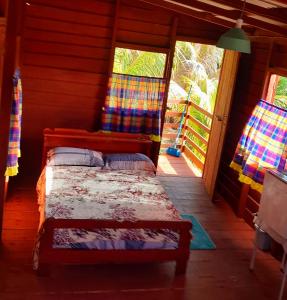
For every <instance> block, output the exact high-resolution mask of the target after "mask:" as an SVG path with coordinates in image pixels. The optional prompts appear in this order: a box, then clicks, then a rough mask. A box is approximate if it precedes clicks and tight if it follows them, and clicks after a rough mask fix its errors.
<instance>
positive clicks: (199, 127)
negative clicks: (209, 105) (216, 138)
mask: <svg viewBox="0 0 287 300" xmlns="http://www.w3.org/2000/svg"><path fill="white" fill-rule="evenodd" d="M186 103H187V102H186V101H175V100H173V101H169V105H171V109H170V110H167V112H166V116H165V125H164V131H163V139H162V146H161V148H162V149H165V148H167V147H169V146H170V145H171V144H173V143H174V141H175V138H176V135H177V130H178V128H179V122H180V117H181V115H182V113H181V112H178V111H175V109H174V108H172V107H173V106H174V105H176V110H179V108H181V110H183V109H184V105H186ZM187 105H188V107H187V110H186V113H185V114H184V119H183V126H182V130H181V133H180V139H179V142H178V144H177V147H178V148H179V149H180V150H181V152H182V153H184V154H185V155H186V156H187V157H188V158H189V159H190V160H191V161H192V163H193V164H194V165H195V166H196V167H197V168H198V169H200V170H201V172H203V168H204V162H205V157H206V152H207V146H208V138H209V135H210V128H211V121H212V114H211V113H209V112H208V111H206V110H205V109H203V108H202V107H200V106H199V105H197V104H196V103H194V102H193V101H189V102H188V104H187Z"/></svg>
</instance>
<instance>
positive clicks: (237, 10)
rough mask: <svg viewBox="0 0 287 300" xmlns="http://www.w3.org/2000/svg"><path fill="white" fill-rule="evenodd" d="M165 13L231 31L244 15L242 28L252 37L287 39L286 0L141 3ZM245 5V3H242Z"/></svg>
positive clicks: (198, 0)
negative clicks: (258, 33) (259, 32)
mask: <svg viewBox="0 0 287 300" xmlns="http://www.w3.org/2000/svg"><path fill="white" fill-rule="evenodd" d="M140 1H142V2H146V3H149V4H152V5H155V6H159V7H162V8H165V9H168V10H173V11H176V12H178V13H181V14H185V15H189V16H192V17H194V18H198V19H203V20H205V21H209V22H211V23H214V24H217V25H220V26H224V27H228V28H231V27H234V24H235V22H236V20H237V19H238V18H240V16H241V15H242V10H243V7H244V13H243V16H242V19H243V20H244V24H243V28H244V30H246V31H247V32H248V33H250V34H253V33H254V32H255V31H256V29H260V30H264V31H268V35H269V36H273V35H274V34H279V35H283V36H287V1H286V0H246V2H245V1H244V0H179V1H173V0H140ZM244 2H245V3H244Z"/></svg>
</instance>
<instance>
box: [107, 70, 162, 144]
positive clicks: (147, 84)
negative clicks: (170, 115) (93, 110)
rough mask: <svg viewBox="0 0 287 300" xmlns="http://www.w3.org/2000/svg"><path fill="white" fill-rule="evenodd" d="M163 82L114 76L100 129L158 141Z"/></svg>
mask: <svg viewBox="0 0 287 300" xmlns="http://www.w3.org/2000/svg"><path fill="white" fill-rule="evenodd" d="M165 86H166V80H165V79H163V78H151V77H141V76H131V75H124V74H117V73H113V74H112V76H111V77H110V79H109V87H108V93H107V96H106V101H105V107H104V111H103V114H102V129H103V130H105V131H118V132H129V133H144V134H148V135H150V137H151V139H152V140H154V141H160V125H161V109H162V103H163V97H164V93H165Z"/></svg>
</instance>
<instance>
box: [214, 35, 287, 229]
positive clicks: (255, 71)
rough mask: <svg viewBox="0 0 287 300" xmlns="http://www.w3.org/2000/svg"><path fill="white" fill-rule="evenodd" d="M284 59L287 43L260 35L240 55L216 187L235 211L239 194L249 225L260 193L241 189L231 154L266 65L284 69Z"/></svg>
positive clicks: (258, 91) (259, 89)
mask: <svg viewBox="0 0 287 300" xmlns="http://www.w3.org/2000/svg"><path fill="white" fill-rule="evenodd" d="M258 40H260V39H258ZM278 57H280V59H278ZM286 59H287V47H286V45H285V46H284V45H277V44H276V43H275V44H274V45H273V46H272V43H271V41H269V42H268V40H265V41H263V40H262V39H261V41H255V42H253V44H252V53H251V54H250V55H242V57H241V63H240V68H239V73H238V81H237V85H236V89H235V94H234V102H233V106H232V111H231V115H230V121H229V124H228V129H227V135H226V139H225V144H224V147H223V155H222V158H221V162H220V169H219V176H218V179H217V185H216V190H217V192H219V194H221V195H222V196H223V197H224V198H225V199H226V200H227V201H228V202H229V203H230V205H231V206H232V207H233V209H234V210H235V212H238V208H239V199H240V195H241V194H242V197H243V199H241V200H243V202H244V203H245V205H244V207H243V211H242V216H243V218H244V219H245V220H246V222H247V223H248V224H250V225H253V222H252V220H253V213H255V212H257V210H258V205H259V202H260V193H258V192H256V191H254V190H252V189H249V190H248V189H246V190H247V193H244V192H243V191H242V186H243V185H242V184H241V183H240V182H239V181H238V179H237V178H238V173H237V172H235V171H233V170H232V169H231V168H230V167H229V164H230V162H231V160H232V158H233V154H234V152H235V148H236V145H237V143H238V140H239V138H240V136H241V133H242V130H243V128H244V126H245V124H246V122H247V120H248V118H249V116H250V114H251V112H252V110H253V108H254V106H255V105H256V104H257V102H258V100H259V99H261V97H262V93H263V88H264V82H265V78H266V76H267V72H268V69H269V68H272V67H277V68H283V69H284V68H285V69H286V68H287V66H286Z"/></svg>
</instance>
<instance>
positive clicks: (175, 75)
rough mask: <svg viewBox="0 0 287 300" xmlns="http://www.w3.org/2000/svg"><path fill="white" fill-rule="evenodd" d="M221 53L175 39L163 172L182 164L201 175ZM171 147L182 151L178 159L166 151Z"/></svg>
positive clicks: (202, 45) (162, 156)
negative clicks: (164, 169)
mask: <svg viewBox="0 0 287 300" xmlns="http://www.w3.org/2000/svg"><path fill="white" fill-rule="evenodd" d="M223 54H224V51H223V49H220V48H217V47H215V46H212V45H207V44H199V43H191V42H185V41H177V42H176V46H175V54H174V60H173V68H172V74H171V81H170V87H169V94H168V101H167V111H166V114H165V122H164V129H163V136H162V143H161V154H162V155H161V157H160V161H159V166H161V163H163V164H166V165H168V167H165V168H166V170H167V171H166V172H169V171H168V170H171V172H174V170H175V168H178V166H179V164H180V163H181V165H182V166H181V167H180V168H186V166H187V167H188V168H189V169H190V173H191V174H192V173H193V174H194V176H197V177H202V175H203V171H204V166H205V162H206V155H207V149H208V143H209V137H210V133H211V125H212V119H213V114H214V109H215V104H216V97H217V89H218V83H219V77H220V71H221V65H222V60H223ZM181 121H182V122H181ZM180 123H182V124H180ZM177 135H178V139H177V142H176V145H175V140H176V137H177ZM170 146H172V147H177V148H178V149H179V150H180V151H181V153H182V155H181V157H180V158H172V157H170V156H169V155H166V154H165V153H166V149H167V148H168V147H170ZM172 164H173V165H174V167H172ZM163 168H164V167H163ZM163 168H162V169H163ZM177 173H178V172H177ZM171 175H172V174H171Z"/></svg>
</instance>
